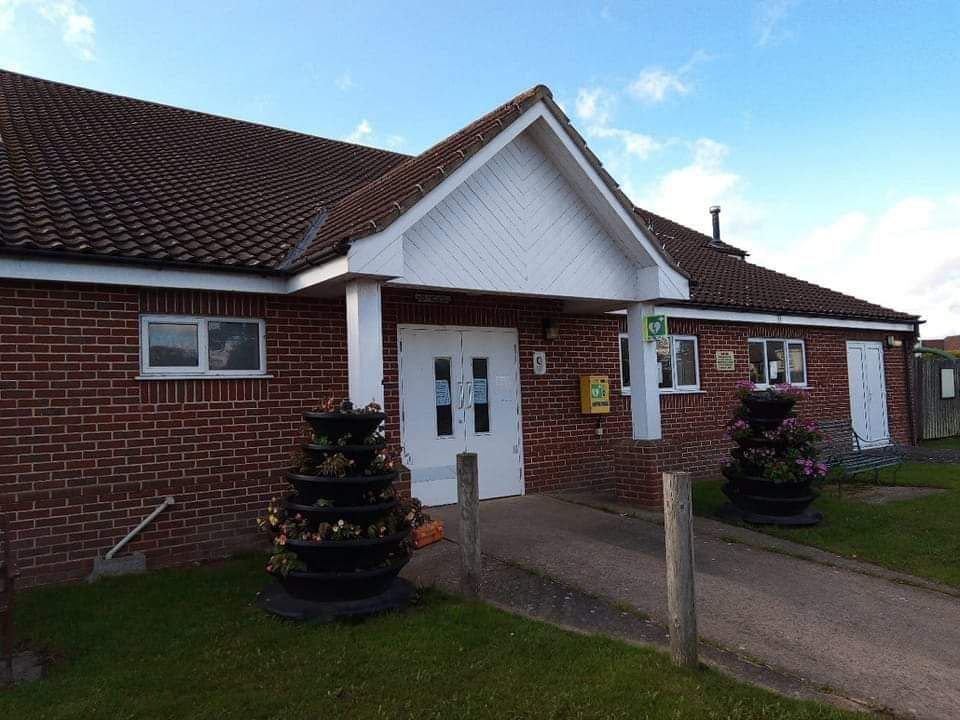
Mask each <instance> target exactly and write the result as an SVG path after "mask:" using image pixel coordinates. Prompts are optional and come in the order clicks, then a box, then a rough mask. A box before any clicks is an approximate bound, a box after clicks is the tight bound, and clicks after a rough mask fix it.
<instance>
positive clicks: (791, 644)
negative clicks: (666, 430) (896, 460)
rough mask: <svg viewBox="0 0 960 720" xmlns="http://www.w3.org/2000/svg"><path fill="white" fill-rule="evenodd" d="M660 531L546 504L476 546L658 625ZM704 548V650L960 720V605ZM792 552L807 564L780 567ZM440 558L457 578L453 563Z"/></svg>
mask: <svg viewBox="0 0 960 720" xmlns="http://www.w3.org/2000/svg"><path fill="white" fill-rule="evenodd" d="M432 514H433V515H434V516H435V517H440V518H443V519H444V520H445V521H446V522H447V534H448V537H450V538H456V537H457V529H456V508H455V507H451V508H440V509H435V510H433V511H432ZM653 518H655V516H648V517H646V518H641V519H637V518H633V517H624V516H622V515H618V514H614V513H610V512H604V511H601V510H598V509H594V508H590V507H586V506H584V505H581V504H575V503H572V502H568V501H564V500H560V499H556V498H552V497H547V496H542V495H541V496H528V497H523V498H510V499H505V500H495V501H488V502H485V503H483V504H482V505H481V536H482V546H483V550H484V553H485V554H488V555H490V556H491V557H493V558H498V559H500V560H502V561H504V562H506V563H510V564H513V565H520V566H523V567H527V568H531V569H534V570H536V571H538V572H540V573H543V574H545V575H547V576H549V577H550V578H552V579H555V580H556V581H558V582H560V583H563V584H566V585H569V586H572V587H575V588H580V589H583V590H586V591H588V592H591V593H595V594H598V595H601V596H604V597H606V598H609V599H610V600H613V601H616V602H621V603H626V604H628V605H630V606H632V607H635V608H637V609H638V610H639V611H641V612H643V613H646V614H647V615H649V616H650V617H651V618H652V619H654V620H656V621H660V622H662V621H663V620H664V618H665V616H666V607H665V589H664V566H663V553H664V550H663V535H662V533H663V531H662V528H661V527H660V526H659V525H658V524H657V523H656V522H655V521H653ZM696 535H697V541H696V553H697V603H698V611H699V622H700V633H701V636H702V637H704V638H705V639H706V640H708V641H709V642H711V643H715V644H717V645H719V646H721V647H723V648H726V649H728V650H730V651H733V652H734V653H739V654H741V655H742V656H743V657H750V658H756V659H758V660H760V661H761V662H763V663H766V664H769V665H771V666H772V667H774V668H778V669H780V670H782V671H783V674H784V675H785V676H793V677H798V678H803V679H804V680H806V681H807V682H808V683H809V684H810V685H812V686H821V687H825V688H836V689H837V690H838V692H839V694H841V695H843V696H845V697H849V698H855V699H858V700H862V701H864V702H866V703H868V704H869V705H871V706H874V707H880V708H887V709H889V710H890V711H892V712H894V713H895V714H897V715H899V716H903V717H918V718H943V719H947V718H958V717H960V599H958V598H957V597H956V594H950V593H949V592H940V591H938V590H937V589H936V587H937V586H935V585H934V584H932V583H927V584H926V587H921V586H914V585H907V584H904V583H903V582H899V581H898V576H896V574H894V573H888V572H886V571H883V570H881V569H879V568H876V567H874V566H870V565H867V564H864V563H856V562H854V561H849V560H844V559H842V558H837V557H836V556H832V555H829V554H827V553H822V552H819V551H809V549H805V548H802V546H796V545H793V544H792V543H784V542H783V541H775V540H773V539H772V538H769V537H767V536H765V535H760V534H758V533H753V532H750V531H748V530H742V529H739V528H730V527H726V526H722V525H720V524H718V523H714V522H712V521H709V520H699V519H698V521H697V526H696ZM733 539H736V541H735V542H730V540H733ZM767 546H769V547H776V548H777V551H776V552H771V551H769V550H766V549H763V548H764V547H767ZM790 546H792V547H790ZM794 550H796V552H797V553H798V554H801V555H806V556H807V557H809V558H812V559H807V558H806V557H804V558H800V557H793V556H792V555H790V554H786V553H791V552H793V551H794ZM446 556H447V563H446V564H447V566H448V567H447V571H449V570H450V568H451V567H453V568H455V562H456V560H455V553H449V552H448V553H446ZM428 558H429V556H428V555H427V554H426V553H424V554H423V557H422V561H421V562H420V563H418V565H417V566H416V567H415V568H414V573H416V572H417V567H419V572H421V573H422V574H423V575H424V576H425V577H426V576H429V575H430V572H429V571H428V570H426V569H425V567H426V561H427V560H428ZM901 577H903V576H901ZM485 582H486V577H485Z"/></svg>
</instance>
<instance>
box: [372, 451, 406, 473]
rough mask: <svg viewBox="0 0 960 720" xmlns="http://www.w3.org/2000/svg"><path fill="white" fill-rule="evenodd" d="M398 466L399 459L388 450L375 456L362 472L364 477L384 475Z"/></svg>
mask: <svg viewBox="0 0 960 720" xmlns="http://www.w3.org/2000/svg"><path fill="white" fill-rule="evenodd" d="M399 465H400V459H399V458H398V457H397V456H396V455H395V454H394V453H393V452H392V451H391V450H389V449H387V450H383V451H381V452H379V453H377V454H376V456H375V457H374V458H373V460H371V461H370V464H369V465H368V466H367V467H366V469H365V470H364V471H363V474H364V475H386V474H387V473H391V472H393V471H394V470H396V468H397V467H398V466H399Z"/></svg>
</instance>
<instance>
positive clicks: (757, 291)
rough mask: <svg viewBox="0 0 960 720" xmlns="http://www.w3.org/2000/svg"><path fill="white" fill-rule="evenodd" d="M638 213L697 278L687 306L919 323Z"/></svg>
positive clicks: (664, 244)
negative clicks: (761, 264) (750, 258)
mask: <svg viewBox="0 0 960 720" xmlns="http://www.w3.org/2000/svg"><path fill="white" fill-rule="evenodd" d="M636 213H637V215H639V216H640V218H641V220H642V221H643V222H644V223H645V224H646V225H647V226H648V227H649V228H650V229H652V230H653V232H654V234H655V235H656V236H657V237H658V238H659V239H660V241H661V242H662V243H663V246H664V248H666V250H667V252H668V253H669V254H670V256H671V257H673V259H674V260H676V262H677V263H678V264H679V265H680V268H681V269H682V270H686V271H687V272H688V273H689V274H690V276H691V277H692V278H693V282H692V283H691V287H690V301H689V303H685V304H690V305H694V306H700V307H709V308H723V309H728V310H745V311H749V312H763V313H776V314H790V315H814V316H823V317H835V318H856V319H866V320H906V321H913V320H916V316H915V315H908V314H907V313H902V312H897V311H896V310H890V309H888V308H885V307H881V306H880V305H874V304H873V303H869V302H866V301H864V300H859V299H857V298H855V297H851V296H850V295H844V294H843V293H839V292H836V291H834V290H828V289H827V288H824V287H820V286H819V285H814V284H813V283H808V282H805V281H803V280H798V279H797V278H793V277H790V276H789V275H784V274H782V273H778V272H775V271H773V270H768V269H767V268H765V267H761V266H760V265H754V264H753V263H751V262H748V261H747V260H744V259H741V256H742V255H743V251H742V250H739V249H737V248H735V247H733V246H730V245H726V243H724V244H723V247H721V248H717V247H714V246H711V240H712V238H711V237H710V236H708V235H704V234H703V233H699V232H697V231H696V230H691V229H690V228H688V227H685V226H683V225H679V224H677V223H675V222H673V221H672V220H668V219H666V218H664V217H661V216H659V215H656V214H654V213H652V212H650V211H649V210H644V209H642V208H637V209H636ZM670 304H674V303H670ZM676 304H681V303H676Z"/></svg>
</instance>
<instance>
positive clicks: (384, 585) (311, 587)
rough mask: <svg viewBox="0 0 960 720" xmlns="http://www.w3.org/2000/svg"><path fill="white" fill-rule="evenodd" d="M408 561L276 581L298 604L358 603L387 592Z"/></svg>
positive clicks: (407, 558) (406, 557) (293, 574)
mask: <svg viewBox="0 0 960 720" xmlns="http://www.w3.org/2000/svg"><path fill="white" fill-rule="evenodd" d="M409 561H410V556H409V555H404V556H402V557H399V558H397V559H396V560H394V561H393V562H391V563H389V564H387V565H384V566H383V567H377V568H373V569H371V570H347V571H324V572H303V571H299V570H294V571H292V572H289V573H287V576H286V577H284V576H283V575H281V574H279V573H277V574H276V575H275V577H276V578H277V581H278V582H279V583H280V585H281V586H282V587H283V589H284V590H285V591H286V592H287V593H288V594H289V595H291V596H292V597H294V598H297V599H298V600H312V601H323V602H335V601H340V600H358V599H361V598H369V597H371V596H375V595H378V594H380V593H383V592H386V590H387V589H388V588H389V587H390V585H391V584H392V583H393V581H394V578H396V577H397V575H398V574H399V573H400V571H401V570H402V569H403V566H404V565H406V564H407V563H408V562H409Z"/></svg>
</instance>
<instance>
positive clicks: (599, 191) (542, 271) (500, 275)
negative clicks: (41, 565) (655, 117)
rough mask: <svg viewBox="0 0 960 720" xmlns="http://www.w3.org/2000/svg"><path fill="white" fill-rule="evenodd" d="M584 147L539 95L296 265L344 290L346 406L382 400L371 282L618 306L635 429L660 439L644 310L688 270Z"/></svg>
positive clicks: (376, 305) (313, 284) (680, 291)
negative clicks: (427, 181) (368, 226)
mask: <svg viewBox="0 0 960 720" xmlns="http://www.w3.org/2000/svg"><path fill="white" fill-rule="evenodd" d="M586 152H588V151H586ZM586 152H585V151H584V150H583V149H582V148H581V147H580V146H579V145H578V144H577V143H576V142H574V139H572V138H571V136H570V134H569V133H568V131H567V130H566V129H565V128H564V127H563V126H561V124H560V122H559V121H558V119H557V118H556V117H555V116H554V114H553V111H552V110H550V109H549V108H548V107H547V106H546V105H545V104H544V103H542V102H541V103H538V104H537V105H535V106H534V107H532V108H530V109H529V110H528V111H527V112H526V113H525V114H524V115H523V116H522V117H521V118H519V119H517V120H516V121H514V122H513V123H512V124H511V125H510V126H509V127H508V128H506V129H505V130H504V131H502V132H501V133H500V134H498V135H497V136H496V137H495V138H494V139H493V140H491V142H490V143H489V144H488V145H487V146H485V147H484V148H483V149H482V150H480V151H479V152H477V153H476V154H475V155H474V156H472V157H471V158H470V159H469V160H468V161H467V162H465V163H463V164H462V165H461V166H460V167H458V168H457V170H456V171H454V172H453V173H451V175H450V176H449V177H448V178H447V179H446V180H445V181H444V182H442V183H441V184H440V185H438V186H437V187H435V188H434V189H433V190H432V191H430V192H429V193H427V195H426V196H425V197H424V198H423V199H422V200H420V201H419V202H418V203H417V204H416V205H415V206H414V207H413V208H411V209H410V210H408V211H407V212H406V213H404V214H403V215H401V216H400V217H399V218H398V219H397V220H395V221H394V222H393V223H392V224H390V225H389V226H388V227H387V228H385V229H384V230H383V231H381V232H379V233H377V234H374V235H371V236H368V237H365V238H362V239H359V240H356V241H354V242H353V244H352V245H351V246H350V249H349V252H348V254H347V256H346V257H345V258H340V259H338V260H335V261H332V262H330V263H328V264H327V265H325V266H322V267H319V268H315V269H313V270H310V271H307V272H305V273H302V276H303V278H302V282H303V287H302V290H303V291H305V292H327V293H329V292H344V293H345V294H346V299H347V330H348V351H349V371H350V372H349V381H350V395H351V399H353V400H354V402H355V403H359V404H366V403H368V402H370V401H371V400H375V401H377V402H380V403H382V401H383V385H382V376H383V371H382V368H383V365H382V317H381V302H380V288H381V286H383V285H385V284H386V285H391V286H399V287H407V288H423V289H429V290H434V291H438V290H439V291H443V290H450V291H457V292H467V293H471V292H472V293H483V294H502V295H505V296H506V295H509V296H530V297H546V298H552V299H558V300H562V301H563V307H564V308H565V311H566V312H571V313H590V314H592V313H601V312H605V311H609V310H614V309H626V310H627V316H628V325H629V328H630V331H629V343H630V354H631V361H632V362H631V365H632V366H633V368H634V369H633V373H634V377H635V380H634V383H633V398H632V403H631V405H632V408H633V429H634V437H636V438H637V439H658V438H659V437H660V405H659V394H658V392H657V383H656V377H655V375H656V355H655V348H654V346H653V344H652V343H649V342H645V341H644V340H643V337H642V327H643V318H644V316H645V315H648V314H652V313H653V311H654V306H655V303H656V302H657V301H662V300H669V299H672V300H678V299H687V298H689V286H688V282H687V278H686V276H685V275H684V274H683V273H682V272H681V271H680V270H679V269H678V268H676V267H675V266H674V265H673V264H672V263H671V262H670V261H669V259H668V258H667V257H666V256H665V255H664V254H663V252H662V250H661V248H660V247H659V245H658V244H657V243H656V241H655V240H654V239H653V238H651V237H650V236H649V234H648V233H647V231H646V229H645V228H644V227H642V225H641V224H640V223H639V222H638V221H637V219H636V218H635V216H634V215H633V213H632V212H631V210H630V209H629V208H628V207H625V206H624V204H623V203H622V202H621V200H620V199H619V198H618V197H617V196H616V195H615V193H614V192H612V191H611V189H610V187H609V186H608V185H607V183H606V182H604V180H603V178H601V176H600V174H599V172H598V170H597V167H596V166H595V165H594V162H593V161H592V160H591V158H589V157H588V156H587V155H586ZM640 378H644V379H645V382H644V383H642V384H641V383H640V382H637V380H639V379H640Z"/></svg>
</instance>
